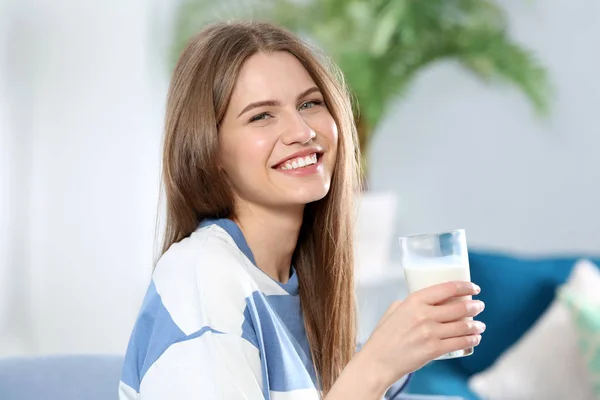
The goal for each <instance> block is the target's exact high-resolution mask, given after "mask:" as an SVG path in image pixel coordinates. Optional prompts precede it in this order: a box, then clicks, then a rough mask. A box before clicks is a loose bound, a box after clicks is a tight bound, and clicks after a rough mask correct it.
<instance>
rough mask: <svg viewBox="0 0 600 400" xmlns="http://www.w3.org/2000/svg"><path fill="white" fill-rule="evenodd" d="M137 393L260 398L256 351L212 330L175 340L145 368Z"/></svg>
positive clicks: (159, 397)
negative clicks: (193, 337)
mask: <svg viewBox="0 0 600 400" xmlns="http://www.w3.org/2000/svg"><path fill="white" fill-rule="evenodd" d="M140 394H141V398H143V400H164V399H207V400H213V399H215V400H220V399H224V400H229V399H231V400H238V399H239V400H255V399H257V400H258V399H263V395H262V372H261V364H260V356H259V353H258V350H257V349H256V348H255V347H254V346H252V345H251V344H250V343H248V342H247V341H246V340H244V339H242V338H239V337H235V336H232V335H222V334H216V333H212V332H207V333H205V334H204V335H202V336H200V337H198V338H195V339H191V340H187V341H184V342H180V343H176V344H174V345H172V346H171V347H169V348H168V349H167V350H166V351H165V352H164V353H163V355H162V356H161V357H160V358H159V359H158V360H157V361H156V362H155V363H154V364H153V365H152V366H151V367H150V368H149V369H148V372H147V373H146V375H145V376H144V378H143V379H142V382H141V385H140Z"/></svg>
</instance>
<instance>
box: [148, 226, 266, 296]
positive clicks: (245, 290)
mask: <svg viewBox="0 0 600 400" xmlns="http://www.w3.org/2000/svg"><path fill="white" fill-rule="evenodd" d="M247 263H248V262H247V260H246V259H245V257H244V254H243V253H242V252H241V251H240V250H239V248H238V247H237V246H236V244H235V242H234V241H233V239H232V238H231V236H229V235H228V233H227V232H225V231H224V230H223V229H220V228H219V227H218V226H216V225H210V226H207V227H202V228H199V229H197V230H196V231H195V232H193V233H192V234H191V235H190V236H188V237H186V238H185V239H183V240H181V241H179V242H177V243H175V244H173V245H172V246H171V247H170V248H169V249H168V250H167V251H166V252H165V253H164V254H163V255H162V257H161V258H160V259H159V261H158V263H157V265H156V269H155V271H154V274H153V280H154V281H155V282H156V284H160V285H161V286H163V287H170V288H174V290H177V291H179V292H180V293H181V292H184V291H193V292H195V293H196V295H195V298H202V299H207V301H212V300H213V299H211V296H212V297H213V298H222V297H223V296H226V298H228V299H230V300H231V299H233V298H240V297H241V298H245V297H247V296H248V295H250V294H251V293H252V291H253V290H255V285H254V282H253V280H252V278H251V276H250V274H248V268H249V267H248V265H247Z"/></svg>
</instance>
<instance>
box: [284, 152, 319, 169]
mask: <svg viewBox="0 0 600 400" xmlns="http://www.w3.org/2000/svg"><path fill="white" fill-rule="evenodd" d="M320 157H321V154H319V153H311V154H308V155H306V156H302V157H296V158H292V159H290V160H287V161H285V162H283V163H281V164H279V165H276V166H275V167H273V168H275V169H280V170H283V171H291V170H296V169H301V168H306V167H310V166H311V165H314V164H316V163H317V162H318V161H319V158H320Z"/></svg>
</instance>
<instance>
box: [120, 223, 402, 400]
mask: <svg viewBox="0 0 600 400" xmlns="http://www.w3.org/2000/svg"><path fill="white" fill-rule="evenodd" d="M403 381H404V380H403ZM403 383H404V382H399V383H398V384H396V385H395V386H394V387H393V388H392V389H390V391H388V398H390V399H391V398H393V397H394V395H395V393H397V392H399V391H400V390H401V387H402V386H403ZM392 391H393V392H394V393H392ZM119 398H120V400H134V399H135V400H141V399H143V400H154V399H161V400H162V399H210V400H212V399H247V400H254V399H266V400H269V399H270V400H309V399H310V400H313V399H318V398H319V392H318V391H317V389H316V378H315V371H314V367H313V363H312V359H311V353H310V348H309V345H308V340H307V337H306V332H305V329H304V322H303V318H302V311H301V308H300V297H299V295H298V278H297V275H296V273H295V271H294V269H293V268H292V269H291V276H290V279H289V281H288V282H287V283H285V284H284V283H280V282H277V281H275V280H273V279H272V278H270V277H269V276H268V275H266V274H265V273H264V272H262V271H261V270H260V269H259V268H257V267H256V262H255V261H254V257H253V255H252V252H251V251H250V248H249V247H248V244H247V242H246V240H245V239H244V236H243V234H242V232H241V230H240V229H239V227H238V226H237V225H236V224H235V223H234V222H233V221H231V220H229V219H218V220H207V221H204V222H203V223H202V224H201V225H200V226H199V228H198V229H197V230H196V231H195V232H194V233H192V235H191V236H189V237H188V238H185V239H183V240H182V241H180V242H178V243H175V244H173V245H172V246H171V248H169V250H168V251H167V252H166V253H165V254H164V255H163V256H162V257H161V259H160V260H159V262H158V264H157V266H156V269H155V271H154V274H153V277H152V281H151V283H150V285H149V288H148V290H147V293H146V295H145V297H144V301H143V303H142V307H141V311H140V313H139V315H138V318H137V321H136V323H135V326H134V328H133V332H132V334H131V338H130V341H129V346H128V348H127V353H126V356H125V362H124V366H123V371H122V376H121V382H120V384H119Z"/></svg>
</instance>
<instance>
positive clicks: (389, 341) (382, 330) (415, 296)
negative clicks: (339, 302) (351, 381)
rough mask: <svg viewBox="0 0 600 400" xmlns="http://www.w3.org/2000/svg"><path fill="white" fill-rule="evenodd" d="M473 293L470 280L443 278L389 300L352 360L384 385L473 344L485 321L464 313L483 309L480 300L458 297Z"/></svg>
mask: <svg viewBox="0 0 600 400" xmlns="http://www.w3.org/2000/svg"><path fill="white" fill-rule="evenodd" d="M479 292H480V289H479V287H478V286H477V285H474V284H472V283H470V282H448V283H443V284H439V285H435V286H431V287H428V288H425V289H422V290H419V291H417V292H414V293H412V294H411V295H410V296H408V297H407V299H406V300H405V301H402V302H400V301H398V302H395V303H393V304H392V305H391V306H390V307H389V308H388V310H387V311H386V313H385V314H384V316H383V317H382V318H381V320H380V322H379V324H378V325H377V327H376V328H375V331H374V332H373V334H372V335H371V337H370V338H369V340H368V341H367V343H365V345H364V347H363V348H362V350H361V351H360V352H359V354H357V358H360V359H361V364H362V366H363V368H365V370H369V371H370V372H372V373H374V374H377V375H378V376H379V377H380V379H382V384H383V386H385V387H389V386H390V385H391V384H393V383H394V382H396V381H397V380H398V379H400V378H401V377H403V376H404V375H406V374H408V373H410V372H413V371H416V370H417V369H419V368H421V367H422V366H423V365H425V364H427V363H428V362H429V361H432V360H434V359H436V358H438V357H440V356H442V355H443V354H446V353H449V352H452V351H458V350H461V349H467V348H469V347H473V346H477V345H478V344H479V342H480V340H481V333H482V332H483V331H484V330H485V325H484V324H483V323H482V322H479V321H473V320H472V319H470V318H469V317H474V316H476V315H477V314H479V313H480V312H481V311H483V308H484V304H483V302H481V301H479V300H471V299H470V297H467V299H460V297H463V296H471V295H475V294H478V293H479ZM456 300H459V301H456ZM356 361H358V360H356Z"/></svg>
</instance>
